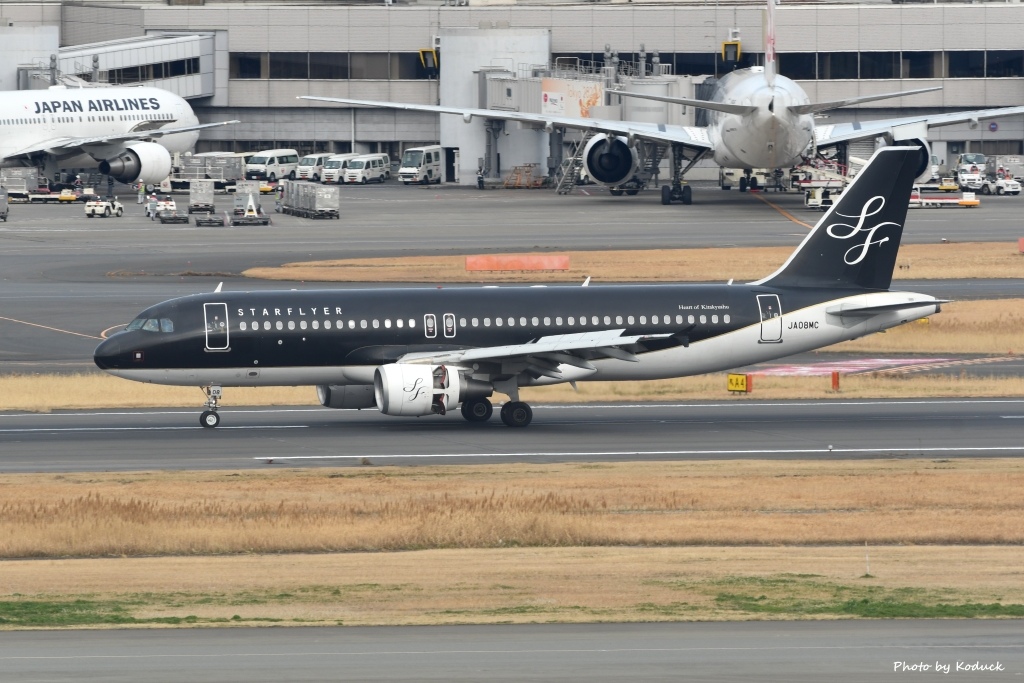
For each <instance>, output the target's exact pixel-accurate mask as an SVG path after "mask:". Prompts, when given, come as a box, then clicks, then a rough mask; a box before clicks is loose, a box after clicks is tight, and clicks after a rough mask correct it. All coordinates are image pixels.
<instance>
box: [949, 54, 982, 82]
mask: <svg viewBox="0 0 1024 683" xmlns="http://www.w3.org/2000/svg"><path fill="white" fill-rule="evenodd" d="M946 54H947V56H948V57H949V77H950V78H984V77H985V53H984V52H983V51H981V50H964V51H962V52H947V53H946Z"/></svg>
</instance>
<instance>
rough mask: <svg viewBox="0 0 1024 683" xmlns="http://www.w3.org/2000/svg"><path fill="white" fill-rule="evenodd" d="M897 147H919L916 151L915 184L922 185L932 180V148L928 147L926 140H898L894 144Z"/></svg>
mask: <svg viewBox="0 0 1024 683" xmlns="http://www.w3.org/2000/svg"><path fill="white" fill-rule="evenodd" d="M896 144H897V145H908V146H912V147H920V148H921V149H920V151H918V155H919V157H918V160H917V175H916V176H915V177H916V178H917V182H919V183H924V182H927V181H929V180H931V178H932V148H931V147H929V146H928V141H927V140H921V139H917V140H900V141H899V142H897V143H896Z"/></svg>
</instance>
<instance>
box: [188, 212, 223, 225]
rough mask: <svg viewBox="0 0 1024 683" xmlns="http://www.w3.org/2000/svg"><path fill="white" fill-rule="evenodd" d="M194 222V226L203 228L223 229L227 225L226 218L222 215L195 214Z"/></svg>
mask: <svg viewBox="0 0 1024 683" xmlns="http://www.w3.org/2000/svg"><path fill="white" fill-rule="evenodd" d="M195 221H196V225H198V226H204V227H215V228H223V227H224V226H225V225H227V218H226V217H225V216H224V214H222V213H197V214H195Z"/></svg>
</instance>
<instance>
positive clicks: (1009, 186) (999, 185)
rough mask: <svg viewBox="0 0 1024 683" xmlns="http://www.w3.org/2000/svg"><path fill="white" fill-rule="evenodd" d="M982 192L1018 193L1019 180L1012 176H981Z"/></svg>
mask: <svg viewBox="0 0 1024 683" xmlns="http://www.w3.org/2000/svg"><path fill="white" fill-rule="evenodd" d="M981 193H982V194H1000V195H1002V194H1009V195H1018V194H1020V182H1018V181H1016V180H1014V179H1013V178H998V179H994V178H983V179H982V181H981Z"/></svg>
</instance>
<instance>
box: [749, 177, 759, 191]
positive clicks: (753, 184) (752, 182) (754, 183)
mask: <svg viewBox="0 0 1024 683" xmlns="http://www.w3.org/2000/svg"><path fill="white" fill-rule="evenodd" d="M750 189H751V190H756V189H757V178H751V179H750Z"/></svg>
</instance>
